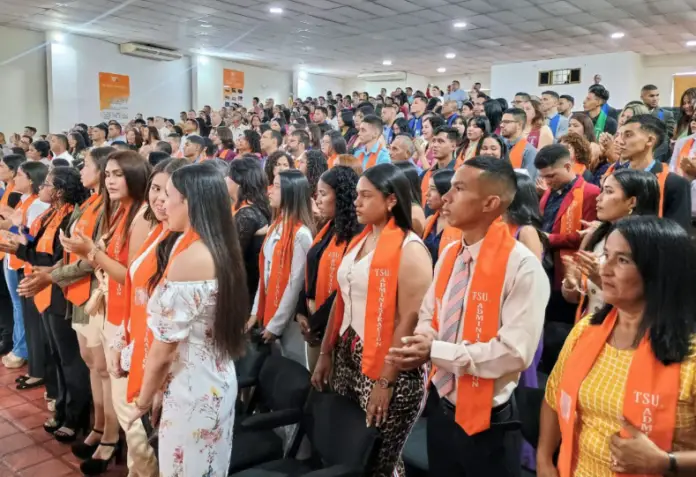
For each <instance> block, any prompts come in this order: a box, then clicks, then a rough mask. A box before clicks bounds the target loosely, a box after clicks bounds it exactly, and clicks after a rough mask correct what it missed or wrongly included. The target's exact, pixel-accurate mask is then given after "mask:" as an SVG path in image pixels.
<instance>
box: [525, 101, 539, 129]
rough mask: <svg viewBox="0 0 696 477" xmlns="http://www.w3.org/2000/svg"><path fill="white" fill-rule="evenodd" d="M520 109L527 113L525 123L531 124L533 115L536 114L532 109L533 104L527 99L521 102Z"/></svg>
mask: <svg viewBox="0 0 696 477" xmlns="http://www.w3.org/2000/svg"><path fill="white" fill-rule="evenodd" d="M522 109H524V112H525V113H526V114H527V124H532V121H534V116H536V111H534V106H532V103H530V102H529V101H525V102H524V103H522Z"/></svg>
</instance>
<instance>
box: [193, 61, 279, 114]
mask: <svg viewBox="0 0 696 477" xmlns="http://www.w3.org/2000/svg"><path fill="white" fill-rule="evenodd" d="M195 63H196V65H195V68H194V74H193V85H192V86H193V105H194V109H201V108H202V107H203V106H204V105H206V104H208V105H210V106H212V108H213V109H218V108H220V107H221V106H222V70H223V69H225V68H227V69H231V70H237V71H243V72H244V105H245V106H247V107H248V106H251V100H252V98H253V97H254V96H256V97H258V98H259V99H261V101H262V102H263V101H264V100H265V99H267V98H273V99H274V100H275V102H276V104H277V103H283V104H287V102H288V98H289V97H290V95H291V94H292V72H290V71H278V70H271V69H267V68H259V67H257V66H249V65H244V64H241V63H233V62H231V61H227V60H223V59H220V58H208V57H205V58H202V57H199V58H198V59H197V60H196V61H195Z"/></svg>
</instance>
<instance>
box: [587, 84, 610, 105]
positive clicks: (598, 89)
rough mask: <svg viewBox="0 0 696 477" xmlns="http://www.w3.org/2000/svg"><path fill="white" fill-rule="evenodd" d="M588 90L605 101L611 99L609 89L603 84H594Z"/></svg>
mask: <svg viewBox="0 0 696 477" xmlns="http://www.w3.org/2000/svg"><path fill="white" fill-rule="evenodd" d="M588 91H589V92H590V93H592V94H594V95H595V96H597V97H598V98H599V99H601V100H602V101H604V102H605V103H606V102H607V101H609V91H607V89H606V88H605V87H604V86H602V85H601V84H594V85H592V86H590V89H589V90H588Z"/></svg>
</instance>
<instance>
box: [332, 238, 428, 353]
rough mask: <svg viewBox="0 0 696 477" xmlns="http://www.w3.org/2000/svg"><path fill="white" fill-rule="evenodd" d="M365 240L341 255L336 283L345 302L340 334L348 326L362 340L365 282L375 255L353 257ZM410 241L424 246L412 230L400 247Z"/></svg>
mask: <svg viewBox="0 0 696 477" xmlns="http://www.w3.org/2000/svg"><path fill="white" fill-rule="evenodd" d="M365 240H367V237H365V238H364V239H363V240H361V241H360V243H358V244H357V245H356V246H355V247H353V249H352V250H351V251H350V252H348V253H347V254H346V256H345V257H343V261H342V262H341V265H340V266H339V267H338V285H339V286H340V287H341V296H343V302H344V303H345V308H344V311H343V322H342V323H341V330H340V334H341V335H343V333H345V332H346V330H347V329H348V327H349V326H350V327H351V328H353V330H354V331H355V333H356V334H357V335H358V336H359V337H360V339H362V340H364V339H365V308H366V306H367V284H368V280H369V276H370V265H371V264H372V258H373V257H374V255H375V252H374V250H373V251H372V252H370V253H368V254H367V255H365V256H364V257H362V258H361V259H360V260H358V261H357V262H356V261H355V257H356V256H357V255H358V252H359V251H360V249H362V247H363V244H364V243H365ZM410 242H418V243H420V244H421V245H423V247H425V245H424V244H423V241H422V240H421V238H420V237H419V236H418V235H416V234H415V233H414V232H409V233H408V235H407V236H406V238H405V239H404V242H403V245H402V247H403V246H404V245H406V244H407V243H410Z"/></svg>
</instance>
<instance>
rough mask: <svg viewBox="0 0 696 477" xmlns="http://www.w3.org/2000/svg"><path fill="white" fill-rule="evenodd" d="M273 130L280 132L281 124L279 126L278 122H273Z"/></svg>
mask: <svg viewBox="0 0 696 477" xmlns="http://www.w3.org/2000/svg"><path fill="white" fill-rule="evenodd" d="M271 129H273V130H274V131H278V132H280V124H278V121H271Z"/></svg>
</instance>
